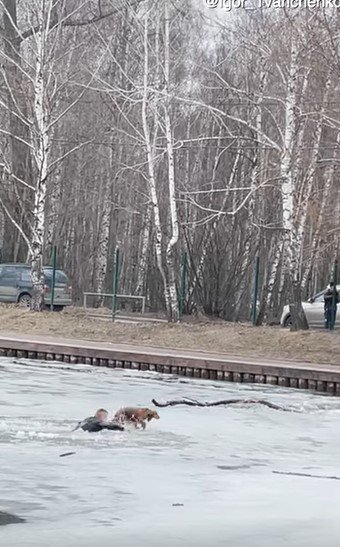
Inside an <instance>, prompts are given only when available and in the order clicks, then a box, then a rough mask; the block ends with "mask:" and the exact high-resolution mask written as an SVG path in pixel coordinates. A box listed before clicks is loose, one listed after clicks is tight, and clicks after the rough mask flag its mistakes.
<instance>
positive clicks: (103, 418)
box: [73, 408, 124, 433]
mask: <svg viewBox="0 0 340 547" xmlns="http://www.w3.org/2000/svg"><path fill="white" fill-rule="evenodd" d="M108 415H109V413H108V411H107V410H105V408H100V409H99V410H97V412H96V413H95V415H94V416H90V417H89V418H85V420H83V421H82V422H79V423H78V425H77V427H75V428H74V429H73V431H76V430H77V429H82V430H83V431H89V432H90V433H96V432H97V431H102V430H103V429H109V430H111V431H124V427H123V426H122V425H120V424H117V423H116V422H109V421H108V419H107V417H108Z"/></svg>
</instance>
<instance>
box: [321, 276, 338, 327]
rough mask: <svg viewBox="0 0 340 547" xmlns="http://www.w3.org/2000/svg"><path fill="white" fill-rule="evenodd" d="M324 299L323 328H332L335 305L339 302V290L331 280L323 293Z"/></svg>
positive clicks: (334, 318)
mask: <svg viewBox="0 0 340 547" xmlns="http://www.w3.org/2000/svg"><path fill="white" fill-rule="evenodd" d="M324 301H325V328H326V329H330V330H333V329H334V325H335V320H336V312H337V305H338V303H339V292H338V291H337V289H336V286H335V285H334V282H333V281H331V282H330V284H329V287H328V289H327V290H326V292H325V294H324Z"/></svg>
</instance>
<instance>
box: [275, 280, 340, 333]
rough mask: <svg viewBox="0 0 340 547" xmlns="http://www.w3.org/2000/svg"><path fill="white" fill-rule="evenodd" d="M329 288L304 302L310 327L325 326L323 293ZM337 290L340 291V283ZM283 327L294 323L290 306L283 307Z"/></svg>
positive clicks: (339, 317)
mask: <svg viewBox="0 0 340 547" xmlns="http://www.w3.org/2000/svg"><path fill="white" fill-rule="evenodd" d="M326 290H327V289H324V290H323V291H321V292H319V293H318V294H316V295H315V296H313V297H312V298H310V299H309V300H308V302H302V307H303V310H304V312H305V314H306V318H307V321H308V325H309V326H310V327H319V328H322V327H324V326H325V315H324V299H323V295H324V293H325V292H326ZM337 290H338V291H339V292H340V285H337ZM280 323H281V326H282V327H289V326H290V325H291V323H292V320H291V316H290V311H289V306H285V307H284V308H283V312H282V315H281V320H280ZM335 327H336V328H339V327H340V305H338V313H337V317H336V322H335Z"/></svg>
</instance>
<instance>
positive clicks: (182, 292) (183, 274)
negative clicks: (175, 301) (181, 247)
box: [179, 252, 188, 317]
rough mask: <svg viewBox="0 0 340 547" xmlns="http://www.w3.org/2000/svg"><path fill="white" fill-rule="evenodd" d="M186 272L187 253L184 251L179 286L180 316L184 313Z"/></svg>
mask: <svg viewBox="0 0 340 547" xmlns="http://www.w3.org/2000/svg"><path fill="white" fill-rule="evenodd" d="M187 272H188V253H186V252H184V253H183V254H182V260H181V288H180V295H179V316H180V317H182V315H183V313H184V307H185V296H186V283H187Z"/></svg>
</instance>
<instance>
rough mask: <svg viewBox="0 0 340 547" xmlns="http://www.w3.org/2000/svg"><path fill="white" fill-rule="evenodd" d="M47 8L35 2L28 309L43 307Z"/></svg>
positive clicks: (37, 309)
mask: <svg viewBox="0 0 340 547" xmlns="http://www.w3.org/2000/svg"><path fill="white" fill-rule="evenodd" d="M51 10H52V2H50V3H49V7H48V9H47V13H46V12H45V9H44V3H42V4H40V5H37V18H38V29H37V31H36V33H35V44H36V65H35V78H34V107H33V110H34V116H35V127H34V128H33V130H32V147H33V154H34V158H35V163H36V170H37V179H36V185H35V195H34V209H33V227H32V240H31V248H32V255H31V277H32V282H33V297H32V302H31V309H32V310H33V311H40V310H41V309H42V307H43V286H44V275H43V270H42V266H43V264H42V260H43V246H44V233H45V202H46V183H47V168H48V159H49V152H50V141H49V133H48V116H47V112H46V104H45V100H46V96H45V78H44V63H45V56H46V45H47V44H46V41H47V34H48V29H49V25H50V16H51Z"/></svg>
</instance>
